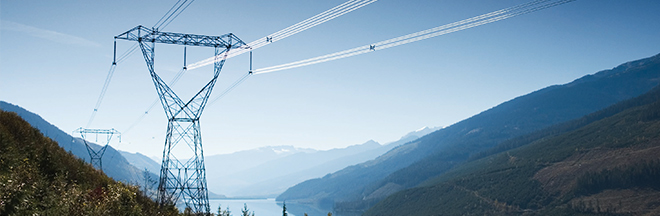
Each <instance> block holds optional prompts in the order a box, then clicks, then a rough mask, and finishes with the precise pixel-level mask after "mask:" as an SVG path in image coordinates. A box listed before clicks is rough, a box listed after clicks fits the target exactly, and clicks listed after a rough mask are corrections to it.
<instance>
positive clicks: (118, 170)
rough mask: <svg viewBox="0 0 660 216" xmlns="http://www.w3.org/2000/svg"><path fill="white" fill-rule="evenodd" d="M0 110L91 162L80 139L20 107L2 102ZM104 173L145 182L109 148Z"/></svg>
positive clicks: (123, 159) (139, 172) (105, 158)
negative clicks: (15, 116) (28, 124)
mask: <svg viewBox="0 0 660 216" xmlns="http://www.w3.org/2000/svg"><path fill="white" fill-rule="evenodd" d="M0 110H4V111H9V112H15V113H17V114H18V115H19V116H21V117H22V118H23V119H25V121H27V122H28V123H30V125H32V127H35V128H37V129H39V131H41V132H42V133H43V134H44V135H45V136H47V137H49V138H51V139H53V140H55V141H56V142H57V143H58V144H59V145H60V146H61V147H62V148H64V150H66V151H69V152H71V153H72V154H73V155H75V156H76V157H79V158H81V159H83V160H85V161H87V162H89V153H87V149H86V147H85V144H84V142H83V141H82V139H80V138H74V137H72V136H71V135H69V134H68V133H66V132H64V131H62V130H60V129H59V128H57V127H56V126H54V125H52V124H50V123H48V122H47V121H46V120H44V119H43V118H41V117H40V116H39V115H37V114H34V113H32V112H30V111H27V110H25V109H23V108H21V107H19V106H16V105H13V104H10V103H7V102H4V101H0ZM92 145H93V147H94V148H97V149H98V148H101V146H99V145H96V144H92ZM102 160H103V171H104V172H105V174H106V175H108V176H110V177H112V178H113V179H115V180H118V181H122V182H126V183H138V182H143V181H142V179H143V174H142V171H143V170H140V169H138V168H136V167H134V166H132V165H131V164H130V163H129V162H128V161H127V160H126V159H125V158H124V157H123V156H122V155H121V154H120V153H119V152H118V151H117V150H115V149H114V148H112V146H108V148H107V150H106V152H105V155H104V156H103V159H102ZM152 178H153V179H158V177H157V176H155V175H154V176H152Z"/></svg>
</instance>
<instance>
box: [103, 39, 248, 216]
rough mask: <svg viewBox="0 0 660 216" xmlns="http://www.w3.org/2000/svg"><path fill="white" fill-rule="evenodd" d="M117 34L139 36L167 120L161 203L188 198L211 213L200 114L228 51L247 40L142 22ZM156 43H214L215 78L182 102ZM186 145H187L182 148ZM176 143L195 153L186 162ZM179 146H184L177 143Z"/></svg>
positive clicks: (192, 204)
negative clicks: (157, 64) (159, 66)
mask: <svg viewBox="0 0 660 216" xmlns="http://www.w3.org/2000/svg"><path fill="white" fill-rule="evenodd" d="M115 39H123V40H129V41H137V42H138V43H139V45H140V49H141V50H142V54H143V56H144V59H145V61H146V63H147V68H148V69H149V73H150V74H151V78H152V81H153V83H154V85H155V86H156V91H157V92H158V96H159V97H160V102H161V104H162V105H163V108H164V109H165V114H166V116H167V119H168V121H167V135H166V137H165V148H164V150H163V161H162V165H161V170H160V180H159V184H158V198H157V201H158V203H159V204H160V205H167V204H176V203H177V202H179V201H181V200H183V202H184V203H185V205H186V207H190V208H191V209H192V211H193V212H195V214H198V215H200V214H202V215H209V214H210V212H211V209H210V207H209V200H208V190H207V186H206V170H205V167H204V153H203V152H204V151H203V149H202V134H201V129H200V125H199V118H200V116H201V114H202V111H203V110H204V107H205V105H206V103H207V101H208V99H209V96H210V95H211V91H212V90H213V86H214V85H215V83H216V81H217V79H218V76H219V75H220V70H221V69H222V66H223V65H224V63H225V60H226V58H227V53H228V52H229V50H231V49H233V48H246V47H247V45H246V44H245V43H244V42H243V41H241V40H240V39H239V38H238V37H236V36H235V35H233V34H231V33H229V34H226V35H222V36H205V35H193V34H182V33H171V32H159V31H158V29H152V28H147V27H144V26H137V27H135V28H133V29H131V30H128V31H126V32H124V33H122V34H120V35H118V36H116V37H115ZM156 43H165V44H176V45H185V46H205V47H214V48H215V63H214V67H213V71H214V74H213V78H212V79H211V81H209V82H208V83H207V84H206V85H205V86H204V87H203V88H202V89H201V90H200V91H199V92H198V93H197V94H195V96H193V98H192V99H190V100H189V101H188V102H184V101H182V100H181V99H180V98H179V97H178V96H177V95H176V94H175V93H174V92H173V91H172V89H170V87H169V86H168V85H167V84H166V83H165V82H164V81H163V80H162V79H161V78H160V77H159V76H158V74H156V71H155V70H154V47H155V44H156ZM115 50H116V49H115ZM220 56H224V57H220ZM183 145H185V147H188V148H185V147H182V146H183ZM177 146H178V147H182V148H183V149H186V150H189V151H191V152H192V153H193V155H194V156H193V157H192V158H191V159H189V160H187V161H180V160H179V159H177V157H176V156H175V155H174V152H173V151H172V150H173V149H175V148H176V147H177ZM178 150H180V148H177V151H178Z"/></svg>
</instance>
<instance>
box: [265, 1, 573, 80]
mask: <svg viewBox="0 0 660 216" xmlns="http://www.w3.org/2000/svg"><path fill="white" fill-rule="evenodd" d="M572 1H576V0H559V1H556V0H536V1H532V2H528V3H525V4H520V5H516V6H513V7H509V8H506V9H502V10H498V11H494V12H491V13H487V14H483V15H479V16H476V17H472V18H469V19H465V20H461V21H458V22H454V23H450V24H446V25H442V26H438V27H435V28H431V29H427V30H424V31H419V32H415V33H412V34H408V35H404V36H400V37H396V38H392V39H389V40H384V41H380V42H377V43H373V44H369V45H364V46H360V47H356V48H353V49H348V50H344V51H340V52H336V53H331V54H327V55H323V56H319V57H314V58H309V59H305V60H301V61H296V62H291V63H287V64H281V65H276V66H271V67H265V68H259V69H256V70H254V73H255V74H263V73H269V72H275V71H281V70H286V69H293V68H298V67H303V66H307V65H312V64H318V63H322V62H327V61H332V60H337V59H342V58H347V57H351V56H355V55H360V54H364V53H369V52H372V51H376V50H382V49H387V48H391V47H395V46H399V45H403V44H408V43H412V42H416V41H420V40H424V39H428V38H432V37H437V36H440V35H445V34H449V33H452V32H457V31H461V30H465V29H469V28H473V27H477V26H480V25H484V24H488V23H492V22H496V21H500V20H504V19H508V18H511V17H515V16H519V15H523V14H527V13H531V12H535V11H538V10H543V9H546V8H550V7H554V6H557V5H561V4H565V3H569V2H572Z"/></svg>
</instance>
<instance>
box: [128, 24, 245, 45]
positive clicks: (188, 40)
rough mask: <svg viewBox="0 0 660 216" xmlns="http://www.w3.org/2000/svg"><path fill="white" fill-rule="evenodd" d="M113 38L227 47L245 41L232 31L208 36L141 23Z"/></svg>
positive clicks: (241, 43)
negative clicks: (159, 29) (165, 30)
mask: <svg viewBox="0 0 660 216" xmlns="http://www.w3.org/2000/svg"><path fill="white" fill-rule="evenodd" d="M115 38H116V39H122V40H129V41H140V42H155V43H164V44H176V45H187V46H206V47H225V48H227V49H230V48H238V47H241V46H246V44H245V42H243V41H242V40H241V39H239V38H238V37H236V35H234V34H233V33H229V34H225V35H221V36H208V35H196V34H184V33H174V32H160V31H158V29H155V28H147V27H144V26H141V25H139V26H137V27H135V28H132V29H130V30H128V31H126V32H124V33H121V34H119V35H117V36H115Z"/></svg>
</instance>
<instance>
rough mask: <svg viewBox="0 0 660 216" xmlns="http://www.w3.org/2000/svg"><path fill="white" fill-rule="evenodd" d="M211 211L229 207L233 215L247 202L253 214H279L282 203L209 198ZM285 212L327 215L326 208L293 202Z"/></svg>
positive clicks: (271, 215)
mask: <svg viewBox="0 0 660 216" xmlns="http://www.w3.org/2000/svg"><path fill="white" fill-rule="evenodd" d="M209 204H210V206H211V212H213V213H217V212H218V206H220V205H221V206H222V209H223V210H224V209H226V208H227V207H229V211H231V214H232V215H234V216H239V215H241V209H243V204H247V207H248V209H249V210H250V213H252V212H253V211H254V215H255V216H281V215H282V203H281V202H277V201H275V199H273V198H271V199H209ZM286 208H287V213H288V215H290V216H303V214H304V213H307V214H308V215H309V216H327V215H328V212H330V211H328V210H323V209H318V208H314V207H310V206H305V205H297V204H295V203H287V204H286Z"/></svg>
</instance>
